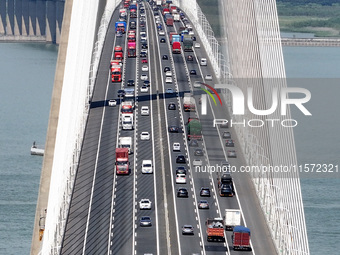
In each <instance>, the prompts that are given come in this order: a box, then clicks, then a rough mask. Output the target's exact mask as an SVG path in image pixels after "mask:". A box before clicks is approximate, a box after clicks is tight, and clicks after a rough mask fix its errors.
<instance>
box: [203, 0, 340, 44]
mask: <svg viewBox="0 0 340 255" xmlns="http://www.w3.org/2000/svg"><path fill="white" fill-rule="evenodd" d="M218 1H219V0H197V3H198V4H199V6H200V7H201V9H202V11H203V12H204V14H205V16H206V17H207V19H208V21H209V23H210V25H211V27H212V29H213V31H214V33H215V37H220V35H221V31H220V20H219V8H218ZM277 10H278V15H279V23H280V29H281V31H284V32H301V33H313V34H315V36H319V37H339V36H340V17H339V16H340V15H339V14H340V3H339V0H277Z"/></svg>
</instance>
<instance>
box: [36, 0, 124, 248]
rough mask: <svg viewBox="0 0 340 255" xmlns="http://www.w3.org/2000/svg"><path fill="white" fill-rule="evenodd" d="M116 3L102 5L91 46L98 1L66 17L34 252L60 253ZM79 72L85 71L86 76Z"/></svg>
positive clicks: (112, 0) (113, 0)
mask: <svg viewBox="0 0 340 255" xmlns="http://www.w3.org/2000/svg"><path fill="white" fill-rule="evenodd" d="M120 2H121V1H120V0H109V1H107V3H106V8H105V11H104V14H103V16H102V18H101V24H100V27H99V30H98V36H97V38H98V41H97V42H95V43H94V40H95V37H94V35H95V31H94V30H95V23H96V10H97V9H98V6H99V0H97V1H74V3H73V9H74V10H77V12H74V14H73V13H72V21H71V25H70V34H69V41H68V54H67V57H66V61H65V70H66V71H65V76H64V79H63V92H62V97H61V102H60V112H59V122H58V132H57V136H56V145H55V153H54V159H53V166H52V176H51V184H50V192H49V200H48V211H47V216H46V225H45V227H46V228H45V232H44V235H43V240H42V248H41V252H40V254H59V253H60V250H61V245H62V240H63V236H64V233H65V228H66V220H67V217H68V212H69V206H70V201H71V196H72V192H73V187H74V182H75V175H76V172H77V169H78V163H79V159H80V153H81V148H82V143H83V139H84V134H85V127H86V123H87V119H88V115H89V110H90V101H91V98H92V94H93V88H94V83H95V80H96V77H97V72H98V65H99V59H100V55H101V53H102V49H103V43H104V39H105V35H106V32H107V28H108V24H109V21H110V19H111V17H112V14H113V11H114V10H115V8H116V7H117V6H118V4H119V3H120ZM90 13H91V14H90ZM84 17H86V18H84ZM79 28H81V29H79ZM93 45H94V49H93ZM91 54H92V56H91ZM84 73H89V77H86V76H84ZM83 77H84V78H83ZM77 116H79V117H77Z"/></svg>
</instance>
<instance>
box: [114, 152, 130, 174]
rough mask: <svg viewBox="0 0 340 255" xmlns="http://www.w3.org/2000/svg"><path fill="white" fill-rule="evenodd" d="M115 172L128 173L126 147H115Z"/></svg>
mask: <svg viewBox="0 0 340 255" xmlns="http://www.w3.org/2000/svg"><path fill="white" fill-rule="evenodd" d="M116 174H129V149H128V148H116Z"/></svg>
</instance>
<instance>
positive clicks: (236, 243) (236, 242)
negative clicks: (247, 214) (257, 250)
mask: <svg viewBox="0 0 340 255" xmlns="http://www.w3.org/2000/svg"><path fill="white" fill-rule="evenodd" d="M231 240H232V243H233V248H234V250H248V251H251V246H250V229H249V228H246V227H244V226H235V227H234V230H233V235H232V236H231Z"/></svg>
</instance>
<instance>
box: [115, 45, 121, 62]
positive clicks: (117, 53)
mask: <svg viewBox="0 0 340 255" xmlns="http://www.w3.org/2000/svg"><path fill="white" fill-rule="evenodd" d="M114 60H120V61H122V60H123V48H122V46H119V45H118V46H116V47H115V49H114Z"/></svg>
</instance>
